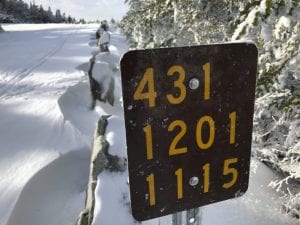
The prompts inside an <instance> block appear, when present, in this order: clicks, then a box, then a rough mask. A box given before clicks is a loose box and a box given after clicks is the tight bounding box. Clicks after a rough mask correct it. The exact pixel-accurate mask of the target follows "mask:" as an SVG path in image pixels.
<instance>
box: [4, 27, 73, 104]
mask: <svg viewBox="0 0 300 225" xmlns="http://www.w3.org/2000/svg"><path fill="white" fill-rule="evenodd" d="M78 29H79V28H76V31H74V32H73V33H70V34H68V35H67V36H66V37H64V38H63V40H62V41H61V42H60V43H58V44H57V45H56V46H55V48H54V49H51V50H50V51H48V52H46V54H45V55H43V56H42V57H41V58H39V59H38V62H37V63H33V65H29V66H28V67H27V68H24V69H22V70H21V71H20V72H18V73H16V74H15V75H14V76H13V78H11V79H10V80H9V81H7V82H6V83H5V84H3V85H0V89H1V90H2V91H1V92H0V99H3V98H6V97H11V96H13V95H16V93H12V94H10V93H9V92H11V91H12V90H14V89H15V87H16V86H17V85H19V84H20V82H22V81H23V80H25V79H26V78H27V77H28V76H29V75H31V74H33V72H34V70H36V69H38V68H39V67H41V66H42V65H44V64H45V63H46V62H47V60H49V59H50V58H51V57H53V56H54V55H56V54H57V53H58V52H59V51H60V50H61V49H63V47H64V45H65V44H66V42H67V41H68V40H69V38H70V37H71V36H73V35H75V34H76V33H78ZM7 75H8V74H7ZM5 86H8V88H5Z"/></svg>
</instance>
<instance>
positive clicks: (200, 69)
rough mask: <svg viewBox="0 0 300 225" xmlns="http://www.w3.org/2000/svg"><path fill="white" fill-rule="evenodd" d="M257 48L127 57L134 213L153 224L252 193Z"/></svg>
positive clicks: (211, 47)
mask: <svg viewBox="0 0 300 225" xmlns="http://www.w3.org/2000/svg"><path fill="white" fill-rule="evenodd" d="M257 54H258V53H257V48H256V46H255V45H254V44H250V43H232V44H218V45H204V46H194V47H179V48H162V49H149V50H136V51H130V52H127V53H126V54H125V55H124V57H123V58H122V60H121V71H122V88H123V101H124V114H125V125H126V139H127V153H128V168H129V182H130V195H131V207H132V214H133V216H134V217H135V218H136V219H137V220H139V221H142V220H147V219H151V218H155V217H160V216H164V215H167V214H170V213H175V212H178V211H182V210H186V209H192V208H196V207H200V206H203V205H207V204H211V203H214V202H219V201H223V200H226V199H231V198H235V197H238V196H241V195H243V194H244V193H245V192H246V190H247V188H248V180H249V166H250V151H251V136H252V120H253V111H254V96H255V81H256V70H257Z"/></svg>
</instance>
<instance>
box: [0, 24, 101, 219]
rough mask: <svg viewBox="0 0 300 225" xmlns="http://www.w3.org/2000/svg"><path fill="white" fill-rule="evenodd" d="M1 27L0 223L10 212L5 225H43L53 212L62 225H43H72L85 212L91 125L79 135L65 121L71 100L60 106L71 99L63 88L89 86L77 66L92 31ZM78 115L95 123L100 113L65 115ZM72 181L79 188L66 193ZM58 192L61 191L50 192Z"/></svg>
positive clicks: (86, 28)
mask: <svg viewBox="0 0 300 225" xmlns="http://www.w3.org/2000/svg"><path fill="white" fill-rule="evenodd" d="M4 28H5V30H6V31H7V32H5V33H1V35H0V49H1V51H0V118H1V120H0V143H1V151H0V171H1V175H0V199H1V204H0V224H6V222H7V221H8V219H9V217H10V214H11V213H12V216H11V217H10V219H9V223H8V224H11V225H12V224H14V225H18V224H20V223H19V222H16V221H22V225H27V224H28V225H29V224H44V222H42V221H43V220H44V219H46V218H48V217H49V216H50V215H51V213H53V212H56V213H58V210H55V208H57V209H61V210H63V211H64V212H60V213H61V214H62V215H52V216H53V218H55V217H57V219H58V220H60V222H58V221H56V222H55V219H53V220H48V219H47V221H48V224H49V225H50V224H53V225H54V224H65V225H67V224H74V221H75V220H76V218H77V216H78V214H79V212H80V209H81V208H83V205H84V199H85V196H84V194H83V193H84V192H85V184H86V183H87V179H88V176H87V175H86V174H87V170H88V168H89V160H88V158H89V155H90V144H91V136H90V134H92V133H93V129H94V126H92V127H90V130H87V129H86V128H85V129H83V132H82V130H81V127H80V125H81V124H79V123H77V124H73V123H72V122H73V121H72V120H71V119H70V118H71V117H72V118H76V116H74V115H72V116H71V115H70V110H69V109H68V108H67V106H66V104H69V105H70V104H72V103H70V102H69V101H73V106H76V103H77V102H76V100H77V99H76V96H74V97H73V98H71V99H70V98H69V99H68V101H65V100H64V99H65V98H66V96H68V95H71V94H72V93H69V94H68V88H70V87H72V86H74V85H76V84H77V83H78V82H80V81H82V82H83V83H84V82H85V83H87V82H86V81H87V77H86V76H85V74H84V72H83V71H80V70H78V69H77V67H78V66H79V65H80V64H83V63H87V62H88V61H89V58H90V57H91V51H92V50H93V49H92V48H91V47H90V46H89V42H90V39H91V35H92V34H93V33H94V30H95V28H96V26H95V25H89V26H87V25H86V26H84V25H59V24H49V25H44V24H43V25H5V26H4ZM86 92H87V90H86ZM83 94H84V93H83ZM62 95H63V96H64V98H63V97H61V96H62ZM61 98H62V99H61ZM59 103H60V104H59ZM86 103H87V102H86ZM82 108H84V109H85V115H86V116H90V120H95V121H96V119H97V118H98V114H97V113H96V112H91V111H89V110H88V108H87V107H85V106H82V105H77V108H76V107H74V108H72V109H71V110H73V114H76V113H77V111H76V110H77V109H79V111H80V110H81V111H82ZM65 114H66V115H65ZM77 118H78V117H77ZM83 123H84V121H82V124H83ZM95 123H96V122H94V123H92V124H95ZM84 132H86V133H84ZM71 151H72V152H73V151H74V152H79V153H78V154H71V153H69V152H71ZM71 159H72V160H71ZM72 162H73V163H74V164H70V163H72ZM50 163H51V164H50ZM75 163H76V164H75ZM48 164H49V165H48ZM46 165H48V166H47V167H45V166H46ZM51 165H52V166H51ZM54 165H58V166H54ZM53 176H55V177H53ZM77 181H80V182H79V183H80V185H78V186H75V189H74V188H73V189H71V190H70V186H72V185H71V183H72V182H77ZM68 182H71V183H68ZM60 183H62V184H60ZM59 185H62V186H63V187H65V188H63V189H62V190H60V192H58V193H56V190H57V189H59V188H58V187H59ZM76 187H77V188H76ZM33 191H34V192H33ZM43 194H44V195H45V197H44V198H41V196H42V195H43ZM19 197H20V198H19ZM43 201H45V202H43ZM74 201H76V205H75V207H74V206H73V207H71V206H72V202H74ZM78 204H79V205H78ZM59 205H60V206H59ZM66 206H70V207H71V208H67V207H66ZM50 208H52V209H53V210H50ZM25 214H26V215H27V217H24V215H25ZM45 214H47V215H48V217H45ZM63 214H67V215H68V216H63ZM70 215H72V216H71V217H70ZM75 215H76V216H75ZM31 216H35V220H34V221H35V222H33V221H30V217H31ZM22 218H23V219H22Z"/></svg>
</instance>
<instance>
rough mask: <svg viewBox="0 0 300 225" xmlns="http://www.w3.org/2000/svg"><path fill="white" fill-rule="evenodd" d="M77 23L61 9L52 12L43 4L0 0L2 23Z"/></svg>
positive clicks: (18, 0)
mask: <svg viewBox="0 0 300 225" xmlns="http://www.w3.org/2000/svg"><path fill="white" fill-rule="evenodd" d="M18 22H19V23H20V22H26V23H76V19H75V18H73V17H71V16H68V17H66V16H65V14H62V13H61V12H60V10H59V9H58V10H56V12H55V13H53V12H52V10H51V8H50V7H48V9H47V10H45V9H44V8H43V6H42V5H40V6H37V5H35V3H30V4H29V5H28V4H27V3H26V2H24V1H23V0H0V23H18Z"/></svg>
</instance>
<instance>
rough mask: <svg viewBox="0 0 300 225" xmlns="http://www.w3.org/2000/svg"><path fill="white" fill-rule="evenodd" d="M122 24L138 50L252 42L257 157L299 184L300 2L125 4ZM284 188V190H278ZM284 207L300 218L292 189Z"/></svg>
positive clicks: (138, 0)
mask: <svg viewBox="0 0 300 225" xmlns="http://www.w3.org/2000/svg"><path fill="white" fill-rule="evenodd" d="M126 2H127V3H128V4H129V6H130V9H129V11H128V13H127V15H126V16H125V17H124V18H123V20H122V22H121V27H122V28H123V30H124V32H125V34H126V35H127V36H128V37H129V39H130V42H131V46H132V47H134V48H149V47H150V48H151V47H163V46H180V45H193V44H202V43H213V42H224V41H237V40H251V41H253V42H255V43H256V45H257V47H258V49H259V65H258V74H257V90H256V96H257V99H256V109H255V116H254V118H255V124H254V145H255V148H254V149H255V152H253V155H255V156H256V157H258V158H259V159H260V160H261V161H263V162H265V163H266V164H268V165H270V166H272V167H273V168H275V169H276V170H278V171H280V172H282V174H283V175H284V176H285V178H284V180H283V181H277V182H275V183H274V186H276V187H280V186H281V184H282V182H287V183H289V182H299V181H300V128H299V127H300V54H299V53H300V1H299V0H245V1H234V0H212V1H208V0H201V1H199V0H182V1H179V0H145V1H142V0H127V1H126ZM290 187H291V185H290ZM279 189H280V188H279ZM287 193H288V194H287V196H288V197H287V204H286V205H285V208H286V209H287V211H289V212H290V213H291V214H293V215H295V216H298V217H299V215H300V194H297V193H296V192H294V191H293V190H292V188H290V189H289V190H288V191H287Z"/></svg>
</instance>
